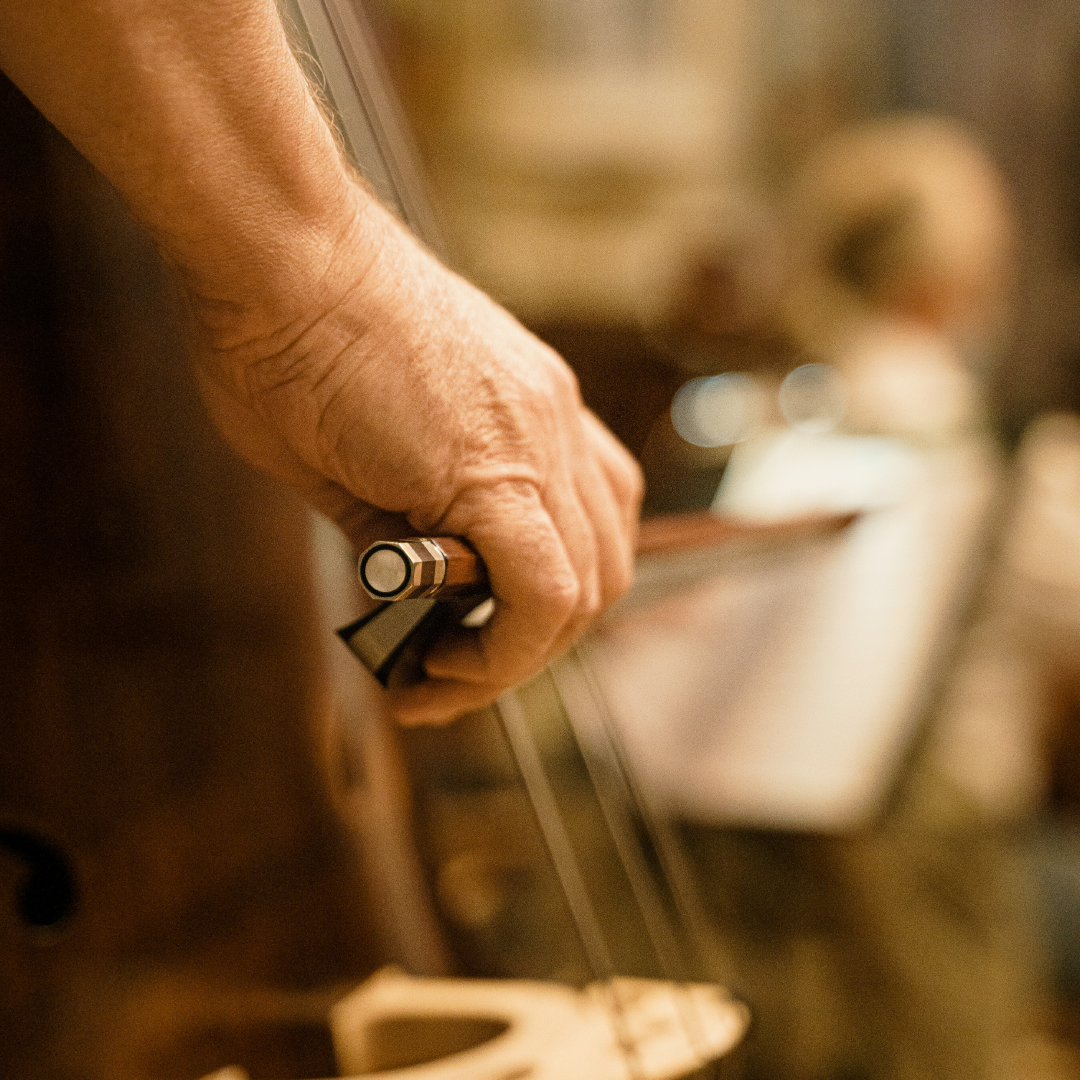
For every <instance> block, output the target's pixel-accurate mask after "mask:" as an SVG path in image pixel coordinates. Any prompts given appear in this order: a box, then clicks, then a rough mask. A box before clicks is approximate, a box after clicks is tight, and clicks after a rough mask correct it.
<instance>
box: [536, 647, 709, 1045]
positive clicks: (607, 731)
mask: <svg viewBox="0 0 1080 1080" xmlns="http://www.w3.org/2000/svg"><path fill="white" fill-rule="evenodd" d="M567 661H568V662H569V663H571V664H572V665H573V670H574V672H575V674H576V675H577V676H578V680H577V681H579V682H580V683H581V689H582V690H583V691H584V695H582V694H580V693H575V692H574V689H575V688H574V687H573V686H570V685H567V681H568V680H567V679H566V675H565V672H563V673H561V676H562V677H557V678H556V684H557V685H558V684H560V683H561V684H562V687H563V688H564V689H563V693H565V695H566V698H567V699H568V700H566V710H565V712H566V716H567V719H568V721H569V723H570V725H571V727H572V729H573V731H574V737H575V739H576V740H577V743H578V745H579V747H580V748H581V752H582V756H583V757H584V759H585V763H586V768H587V769H588V770H589V775H590V778H591V780H592V783H593V787H594V789H595V791H596V795H597V799H598V800H599V802H600V806H601V810H602V812H603V815H604V818H605V820H606V822H607V826H608V831H609V834H610V835H611V838H612V842H613V844H614V846H615V848H616V850H617V852H618V854H619V859H620V863H621V865H622V868H623V871H624V873H625V874H626V876H627V880H628V881H629V882H630V886H631V888H632V890H633V891H634V895H635V899H636V900H637V904H638V909H639V911H640V914H641V917H642V920H643V921H644V923H645V925H646V927H647V931H648V933H649V937H650V939H651V941H652V944H653V949H654V952H655V953H656V956H657V960H658V962H659V963H660V965H661V968H662V970H663V973H664V976H665V978H667V979H668V980H670V981H672V982H692V981H695V980H697V979H700V978H702V976H704V977H705V978H707V979H709V980H715V979H716V974H717V973H716V972H715V971H714V970H705V971H702V970H691V966H694V967H695V968H698V969H700V968H701V967H702V966H705V967H706V968H707V969H712V968H714V967H715V966H716V965H714V964H712V963H708V964H705V963H704V954H705V951H706V950H705V948H704V943H705V941H707V940H708V939H709V937H711V935H709V934H708V933H707V931H705V929H704V928H705V925H707V924H706V923H705V922H704V913H703V912H702V911H701V908H700V905H699V904H698V902H697V900H696V890H695V889H694V888H693V884H692V882H691V880H690V873H689V870H688V868H687V867H686V865H685V862H684V861H683V859H682V857H681V853H680V852H679V850H678V845H677V843H676V841H675V839H674V837H673V836H672V835H671V833H670V830H669V829H667V828H666V827H664V826H662V825H661V822H660V819H659V816H658V815H657V814H656V812H655V811H654V809H653V807H652V804H651V802H650V800H649V799H648V798H646V797H645V795H644V793H643V792H642V790H641V786H640V784H639V783H638V781H637V778H636V776H635V774H634V770H633V768H632V767H631V765H630V763H629V761H628V760H627V756H626V752H625V748H624V746H623V743H622V738H621V735H620V733H619V729H618V726H617V724H616V722H615V719H614V717H613V716H612V714H611V709H610V707H609V705H608V702H607V699H606V697H605V696H604V693H603V690H602V689H601V687H600V684H599V682H598V681H597V679H596V676H595V673H594V672H593V670H592V667H591V665H590V664H589V662H588V659H587V656H586V654H585V650H584V649H583V648H582V647H581V646H579V645H575V646H573V647H572V649H571V650H570V652H569V653H568V655H567ZM582 697H584V698H585V700H582ZM575 706H576V707H575ZM586 709H587V710H588V712H589V713H590V714H591V716H592V717H593V719H594V721H595V723H594V725H593V726H592V730H588V731H586V730H583V728H584V723H585V715H584V711H585V710H586ZM628 811H629V812H630V813H631V814H634V815H636V817H637V818H638V820H639V821H640V822H641V824H642V826H643V827H644V829H645V832H646V834H647V837H648V840H649V843H650V844H651V846H652V849H653V852H654V853H655V855H656V859H657V862H658V864H659V865H658V871H659V885H662V886H663V888H664V889H665V890H666V891H667V893H668V896H669V897H670V899H671V907H672V908H673V909H674V916H675V920H674V922H673V921H672V920H671V919H670V918H669V917H668V914H667V911H666V910H665V905H664V901H663V899H662V897H661V895H660V889H659V888H658V882H657V877H656V876H654V873H653V872H651V871H650V868H649V865H648V860H647V857H646V854H645V852H644V851H643V848H642V844H641V841H640V839H639V838H638V837H637V836H636V835H635V834H634V830H633V829H632V827H631V825H630V822H629V820H628ZM710 951H712V950H710ZM674 1000H675V1004H676V1007H677V1009H678V1012H679V1015H680V1018H681V1021H682V1025H683V1029H684V1031H685V1034H686V1037H687V1042H688V1043H689V1044H690V1045H691V1046H692V1047H694V1049H695V1051H696V1053H697V1055H698V1057H699V1058H701V1059H702V1060H703V1061H704V1060H707V1056H708V1055H707V1054H706V1052H705V1045H706V1040H705V1038H704V1034H703V1032H702V1030H701V1026H700V1022H699V1017H698V1016H697V1013H696V1011H695V1010H694V1009H693V1008H692V1007H691V1006H690V1004H689V1002H687V1001H684V1000H683V999H682V997H681V996H680V995H676V996H675V999H674Z"/></svg>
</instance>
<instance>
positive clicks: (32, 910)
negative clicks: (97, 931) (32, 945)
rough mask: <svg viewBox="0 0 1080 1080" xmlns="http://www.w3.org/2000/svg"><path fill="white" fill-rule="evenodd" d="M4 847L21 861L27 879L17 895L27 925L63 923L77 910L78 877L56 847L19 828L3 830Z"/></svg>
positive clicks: (0, 837)
mask: <svg viewBox="0 0 1080 1080" xmlns="http://www.w3.org/2000/svg"><path fill="white" fill-rule="evenodd" d="M0 848H2V849H4V850H6V851H8V852H10V853H11V854H12V855H15V856H16V857H17V858H19V859H21V860H22V861H23V863H24V864H25V865H26V876H25V878H24V879H23V881H22V883H21V885H20V886H19V889H18V892H17V893H16V898H15V900H16V905H15V906H16V910H17V911H18V913H19V918H20V919H22V921H23V922H24V923H26V925H27V926H36V927H48V926H56V925H57V924H59V923H61V922H63V921H64V920H65V919H66V918H67V917H68V916H69V915H70V914H71V912H72V911H73V910H74V908H75V899H76V890H75V877H74V875H73V874H72V872H71V867H70V866H69V865H68V861H67V859H66V858H65V857H64V853H63V852H62V851H61V850H60V848H58V847H57V846H56V845H55V844H52V843H50V842H49V841H48V840H44V839H42V838H41V837H40V836H35V835H34V834H33V833H30V832H23V831H21V830H17V829H0Z"/></svg>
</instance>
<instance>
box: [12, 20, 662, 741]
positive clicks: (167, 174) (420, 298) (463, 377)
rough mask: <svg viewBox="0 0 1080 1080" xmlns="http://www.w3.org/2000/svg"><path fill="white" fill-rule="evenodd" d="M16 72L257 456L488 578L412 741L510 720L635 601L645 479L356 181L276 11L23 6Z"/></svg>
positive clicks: (421, 705) (360, 534)
mask: <svg viewBox="0 0 1080 1080" xmlns="http://www.w3.org/2000/svg"><path fill="white" fill-rule="evenodd" d="M0 66H2V67H3V70H4V71H5V72H6V73H7V74H8V75H9V76H10V77H11V78H12V79H13V80H14V81H15V82H16V83H17V84H18V85H19V86H20V87H21V88H22V89H23V90H24V92H25V93H26V94H27V95H28V96H29V97H30V98H31V100H33V101H34V102H35V104H37V106H38V108H40V109H41V111H42V112H43V113H44V114H45V115H46V116H47V117H48V118H49V119H50V120H51V121H52V122H53V123H54V124H55V125H56V126H57V127H58V128H59V129H60V130H61V131H63V132H64V134H65V135H67V137H68V138H69V139H71V141H72V142H73V143H74V144H75V145H76V146H77V147H78V148H79V149H80V150H81V151H82V152H83V153H84V154H85V155H86V157H87V158H88V159H89V160H90V161H91V162H93V164H95V165H96V166H97V167H98V168H99V169H100V170H101V171H102V172H103V173H104V174H105V175H106V176H107V177H108V178H109V179H110V180H111V181H112V182H113V184H114V185H115V186H116V188H117V189H118V191H119V192H120V194H121V195H122V196H123V198H124V199H125V201H126V202H127V204H128V206H129V207H130V208H131V210H132V212H133V213H134V214H135V216H136V217H137V218H138V219H139V220H140V221H141V222H142V223H143V225H144V226H145V227H146V228H147V230H148V231H149V233H150V235H151V236H152V237H153V238H154V239H155V242H156V243H157V245H158V247H159V250H160V251H161V253H162V255H163V256H164V257H165V259H166V260H167V261H168V262H169V263H170V264H171V265H172V266H173V267H174V268H175V269H176V271H177V273H178V276H179V279H180V280H181V282H182V283H183V285H184V287H185V288H186V289H187V292H188V295H189V297H190V300H191V305H192V310H193V312H194V314H195V317H196V320H197V322H198V324H199V325H200V327H201V330H202V335H201V337H202V345H201V350H200V353H199V355H198V357H197V358H196V364H197V370H198V374H199V380H200V385H201V387H202V389H203V394H204V398H205V400H206V402H207V405H208V407H209V409H210V412H211V414H212V415H213V416H214V419H215V420H216V422H217V423H218V425H219V426H220V428H221V430H222V431H223V432H224V434H225V435H226V437H227V438H228V439H229V440H230V441H231V442H232V443H233V445H234V446H235V447H236V448H237V449H238V450H239V451H240V453H242V454H243V455H244V456H246V457H247V458H248V459H249V460H251V461H252V462H254V463H255V464H257V465H259V466H260V467H262V468H264V469H266V470H267V471H269V472H270V473H272V474H273V475H275V476H277V477H279V478H280V479H282V480H283V481H285V482H286V483H288V484H291V485H292V486H293V487H295V488H296V489H297V490H298V491H300V492H301V493H302V494H303V495H304V496H305V497H306V498H307V499H308V500H309V501H310V502H311V503H312V505H314V506H315V507H317V508H318V509H319V510H321V511H322V512H323V513H325V514H328V515H329V516H330V517H331V518H332V519H333V520H334V521H336V522H337V523H338V524H339V525H340V526H341V527H342V528H343V529H344V530H345V532H346V533H347V535H348V536H349V538H350V539H351V540H352V541H353V543H354V544H356V545H357V546H358V547H362V546H365V545H367V544H368V543H369V542H371V541H372V540H374V539H377V538H390V537H395V536H401V535H415V534H417V533H429V534H432V533H434V534H438V533H443V534H455V535H460V536H464V537H465V538H466V539H467V540H469V541H470V542H471V543H472V544H473V545H474V546H475V548H476V549H477V550H478V551H479V553H480V555H481V556H482V557H483V558H484V560H485V562H486V563H487V566H488V571H489V575H490V579H491V583H492V588H493V592H494V595H495V600H496V606H495V614H494V616H493V618H492V619H491V621H490V622H489V623H488V624H487V625H486V626H485V627H483V628H482V629H481V630H479V631H464V630H463V631H461V632H460V634H458V636H457V637H455V638H453V639H450V640H445V641H443V642H441V643H439V644H438V645H437V646H436V647H435V648H434V649H433V650H432V651H431V653H430V654H429V656H428V659H427V672H428V675H429V678H428V679H427V680H426V681H425V682H424V683H422V684H421V685H420V686H418V687H414V688H410V689H408V690H403V691H397V692H396V693H395V697H394V699H393V701H392V706H393V708H394V710H395V712H396V713H397V715H398V716H399V718H400V719H401V720H402V721H403V722H413V723H421V722H440V721H445V720H448V719H451V718H452V717H454V716H456V715H458V714H460V713H462V712H464V711H467V710H469V709H471V708H475V707H478V706H480V705H483V704H486V703H488V702H490V701H492V700H493V699H494V698H495V697H496V696H497V694H498V693H499V692H500V691H501V690H502V689H504V688H505V687H507V686H511V685H513V684H514V683H516V682H518V681H520V680H521V679H523V678H525V677H527V676H528V675H530V674H531V673H533V672H534V671H536V670H538V669H539V668H540V667H541V666H542V665H543V664H544V663H545V662H546V661H547V660H549V659H550V658H551V657H552V656H553V655H554V654H555V653H557V652H558V651H559V650H560V649H562V648H563V647H565V645H566V644H567V643H568V642H569V641H570V640H571V639H572V638H573V637H574V635H575V634H577V633H579V632H580V631H581V630H582V628H583V627H584V626H585V625H586V624H587V623H588V622H589V620H590V619H591V618H592V617H593V616H594V615H595V614H596V613H597V612H598V611H599V610H600V609H601V608H602V607H604V605H606V604H608V603H610V602H611V601H612V600H614V599H615V598H616V597H617V596H618V595H619V594H620V593H622V592H623V591H624V590H625V589H626V588H627V587H628V585H629V582H630V573H631V563H632V553H633V547H634V536H635V529H636V521H637V514H638V504H639V501H640V494H641V486H640V479H639V476H638V471H637V468H636V466H635V465H634V463H633V461H632V460H631V459H630V457H629V456H628V455H627V453H626V452H625V451H624V450H623V449H622V447H621V446H619V444H618V443H617V442H616V441H615V440H614V439H613V438H612V436H611V435H610V434H609V433H608V432H607V431H606V430H605V429H604V428H603V426H602V425H601V424H600V423H599V422H598V421H597V420H596V418H595V417H593V416H592V415H591V414H590V413H589V412H588V411H587V410H586V409H585V408H584V407H583V405H582V403H581V399H580V396H579V394H578V390H577V386H576V383H575V380H574V377H573V375H572V374H571V373H570V371H569V369H568V368H567V367H566V365H565V364H564V363H563V361H562V360H561V359H559V357H558V356H556V355H555V354H554V353H553V352H552V351H551V350H550V349H548V348H547V347H546V346H545V345H543V344H542V343H541V342H539V341H538V340H537V339H536V338H534V337H533V336H532V335H531V334H529V333H528V332H527V331H525V330H524V329H523V328H522V327H521V326H520V325H519V324H518V323H517V322H516V321H515V320H514V319H513V318H512V317H511V316H510V315H508V314H507V313H506V312H505V311H503V310H502V309H501V308H499V307H498V306H497V305H496V304H494V303H492V301H490V300H489V299H488V298H487V297H485V296H484V295H483V294H482V293H480V292H479V291H477V290H476V289H474V288H473V287H472V286H470V285H469V284H468V283H466V282H465V281H463V280H462V279H461V278H459V277H457V276H456V275H454V274H452V273H451V272H450V271H448V270H447V269H446V268H444V267H443V266H441V265H440V264H439V263H438V261H437V260H436V259H434V258H433V257H432V256H431V255H430V254H429V253H428V252H427V251H425V250H424V249H423V248H422V247H421V246H420V245H419V244H418V243H417V242H416V241H415V240H414V239H413V238H412V237H411V236H410V235H409V234H408V233H407V232H406V231H405V230H404V229H403V228H402V227H401V226H400V225H399V224H398V223H397V222H396V221H395V220H394V219H393V218H392V217H391V216H390V215H389V214H388V213H387V212H386V211H385V210H384V209H382V207H380V206H379V204H378V203H377V202H376V201H375V200H374V199H373V198H372V196H371V194H370V193H369V192H368V191H367V190H366V188H365V187H364V186H363V184H361V183H359V182H357V180H356V178H355V177H354V176H352V174H351V173H350V171H349V169H348V168H347V166H346V165H345V164H344V163H343V161H342V158H341V154H340V152H339V148H338V146H337V144H336V141H335V139H334V137H333V134H332V133H331V131H330V129H329V127H328V126H327V124H326V122H325V120H324V118H323V115H322V113H321V111H320V109H319V107H318V105H317V104H316V103H315V101H314V100H313V98H312V95H311V93H310V92H309V89H308V86H307V83H306V82H305V80H304V77H303V75H302V73H301V72H300V70H299V68H298V66H297V64H296V62H295V60H294V59H293V56H292V54H291V52H290V51H289V48H288V44H287V41H286V38H285V34H284V32H283V30H282V26H281V23H280V20H279V18H278V15H277V12H276V9H275V7H274V4H273V2H272V0H5V3H4V4H2V5H0Z"/></svg>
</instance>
